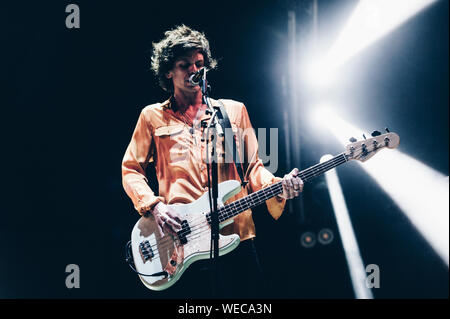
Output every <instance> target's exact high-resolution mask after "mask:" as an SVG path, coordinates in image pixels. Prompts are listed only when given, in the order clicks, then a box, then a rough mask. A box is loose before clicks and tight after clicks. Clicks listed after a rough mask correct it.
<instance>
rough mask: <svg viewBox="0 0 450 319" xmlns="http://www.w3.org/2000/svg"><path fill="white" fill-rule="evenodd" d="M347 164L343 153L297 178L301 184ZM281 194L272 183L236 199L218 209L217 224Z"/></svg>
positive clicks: (280, 189)
mask: <svg viewBox="0 0 450 319" xmlns="http://www.w3.org/2000/svg"><path fill="white" fill-rule="evenodd" d="M345 162H347V157H346V155H345V154H344V153H341V154H339V155H337V156H335V157H333V158H331V159H329V160H327V161H325V162H322V163H319V164H316V165H314V166H311V167H309V168H307V169H305V170H303V171H301V172H300V173H299V174H298V176H299V177H300V178H301V179H302V181H303V182H307V181H309V180H311V179H313V178H314V177H317V176H319V175H322V174H323V173H325V172H326V171H328V170H330V169H333V168H335V167H337V166H339V165H341V164H343V163H345ZM281 193H283V185H282V183H281V181H280V182H277V183H274V184H272V185H270V186H268V187H266V188H263V189H260V190H259V191H257V192H254V193H251V194H250V195H248V196H246V197H243V198H241V199H238V200H236V201H234V202H232V203H230V204H227V205H225V206H223V207H221V208H219V222H223V221H226V220H227V219H230V218H232V217H234V216H236V215H238V214H240V213H242V212H243V211H246V210H247V209H250V208H252V207H255V206H258V205H260V204H262V203H264V202H265V201H266V200H268V199H270V198H272V197H275V196H277V195H279V194H281ZM207 218H208V221H211V220H210V218H211V215H210V214H208V216H207Z"/></svg>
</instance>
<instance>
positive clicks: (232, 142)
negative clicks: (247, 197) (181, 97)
mask: <svg viewBox="0 0 450 319" xmlns="http://www.w3.org/2000/svg"><path fill="white" fill-rule="evenodd" d="M218 101H219V102H220V105H219V106H215V107H217V108H219V110H220V113H218V115H219V116H218V121H219V123H220V124H221V125H222V127H223V130H224V132H225V135H224V142H225V143H224V146H225V150H228V151H232V154H231V158H232V159H233V163H234V166H235V167H236V170H237V172H238V174H239V177H240V179H241V185H242V187H245V186H246V185H247V184H248V181H246V180H244V169H243V162H242V158H241V154H240V153H239V150H238V149H237V147H236V138H237V136H236V135H235V134H232V135H231V136H230V135H229V134H227V132H232V127H231V122H230V119H229V117H228V114H227V111H226V110H225V105H224V104H223V102H222V101H221V100H218ZM242 142H243V143H244V141H242ZM244 149H245V148H244ZM244 153H245V152H244ZM225 156H227V157H226V158H227V159H229V158H230V156H229V154H226V155H225ZM244 156H245V154H244ZM237 158H238V159H239V161H237V160H236V159H237ZM236 162H238V163H236Z"/></svg>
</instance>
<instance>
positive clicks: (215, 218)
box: [199, 72, 224, 297]
mask: <svg viewBox="0 0 450 319" xmlns="http://www.w3.org/2000/svg"><path fill="white" fill-rule="evenodd" d="M199 85H200V87H201V90H202V98H203V103H205V104H206V105H207V107H208V110H207V111H206V112H209V113H211V114H212V116H211V120H210V122H209V124H208V127H207V129H206V143H207V144H208V141H209V138H210V136H209V130H210V128H211V127H213V128H214V134H213V135H211V142H212V148H211V150H212V154H211V163H210V165H211V176H212V177H211V180H209V179H208V182H209V188H208V192H209V194H210V196H209V200H210V207H211V215H210V216H211V249H212V252H214V254H213V256H211V255H212V254H210V258H212V271H213V274H214V276H213V277H214V278H213V296H214V297H216V296H217V295H218V289H219V236H220V235H219V212H218V197H219V186H218V184H219V178H218V167H217V166H218V165H217V160H218V156H217V150H216V145H217V142H218V136H223V135H224V134H223V129H222V127H221V125H220V123H219V121H218V118H217V114H218V112H220V111H219V110H218V109H216V110H214V109H213V107H212V106H211V105H210V103H209V99H208V89H209V87H208V86H207V82H206V72H203V77H202V79H201V80H200V82H199ZM206 152H207V158H208V155H209V153H208V152H209V150H208V146H207V147H206ZM207 164H209V161H207ZM208 170H209V167H208ZM211 193H212V196H211ZM211 199H212V205H211Z"/></svg>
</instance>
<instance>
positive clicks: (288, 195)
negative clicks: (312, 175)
mask: <svg viewBox="0 0 450 319" xmlns="http://www.w3.org/2000/svg"><path fill="white" fill-rule="evenodd" d="M298 173H299V170H298V168H294V169H293V170H292V171H291V172H290V173H289V174H286V175H284V177H283V180H282V181H281V184H282V185H283V193H282V194H280V195H278V196H279V197H281V198H284V199H292V198H294V197H297V196H298V195H300V192H301V191H303V181H302V179H301V178H300V177H297V175H298Z"/></svg>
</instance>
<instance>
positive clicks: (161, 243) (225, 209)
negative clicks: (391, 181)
mask: <svg viewBox="0 0 450 319" xmlns="http://www.w3.org/2000/svg"><path fill="white" fill-rule="evenodd" d="M335 159H336V158H335ZM345 161H346V160H345V159H344V161H342V159H341V160H337V161H333V163H331V161H330V163H329V164H333V165H334V164H337V165H340V164H342V163H344V162H345ZM329 164H327V165H326V166H323V168H325V167H329V166H330V165H329ZM315 174H317V169H315V170H314V172H310V173H309V174H305V176H304V178H306V179H307V178H310V177H312V176H314V175H315ZM307 175H309V176H307ZM280 187H282V186H281V184H280V183H275V184H273V185H271V186H270V188H271V193H274V192H275V191H276V188H280ZM264 190H265V191H267V190H269V187H268V188H265V189H264ZM264 195H265V194H264ZM256 200H257V201H259V202H260V203H258V204H254V203H253V202H252V203H251V204H252V205H255V206H256V205H259V204H261V203H263V202H264V201H265V200H267V198H263V199H261V198H256ZM238 201H239V200H238ZM238 201H235V202H233V203H230V204H228V205H226V206H223V207H222V208H221V209H219V213H222V215H221V216H219V217H222V218H223V217H225V218H226V217H228V216H227V215H228V214H229V213H232V214H231V216H230V217H229V218H226V219H224V220H221V221H220V222H224V221H226V220H228V219H230V218H232V217H233V216H235V215H236V214H233V211H232V209H231V211H228V209H227V208H231V207H230V206H229V205H233V204H234V206H235V207H236V206H241V207H237V208H238V210H241V211H245V210H246V208H242V206H243V205H242V204H241V203H237V205H236V204H235V203H236V202H238ZM244 205H245V204H244ZM244 207H245V206H244ZM247 209H248V208H247ZM224 213H225V214H224ZM208 217H210V215H206V216H205V217H203V216H202V217H198V218H195V219H193V220H192V221H191V223H192V224H191V225H192V227H190V229H189V230H190V231H191V233H192V232H194V231H198V230H199V229H201V228H203V226H207V227H208V228H209V227H210V226H209V222H210V219H209V220H208ZM200 220H201V223H200V224H195V222H197V221H200ZM204 221H207V222H208V223H206V224H205V223H204ZM198 226H199V227H198ZM187 232H188V230H186V231H184V232H183V231H181V232H180V233H178V234H179V235H181V236H188V235H189V234H188V233H187ZM166 241H171V240H170V239H167V240H166ZM163 244H164V242H160V243H159V245H158V244H154V245H152V248H154V246H161V245H163Z"/></svg>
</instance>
